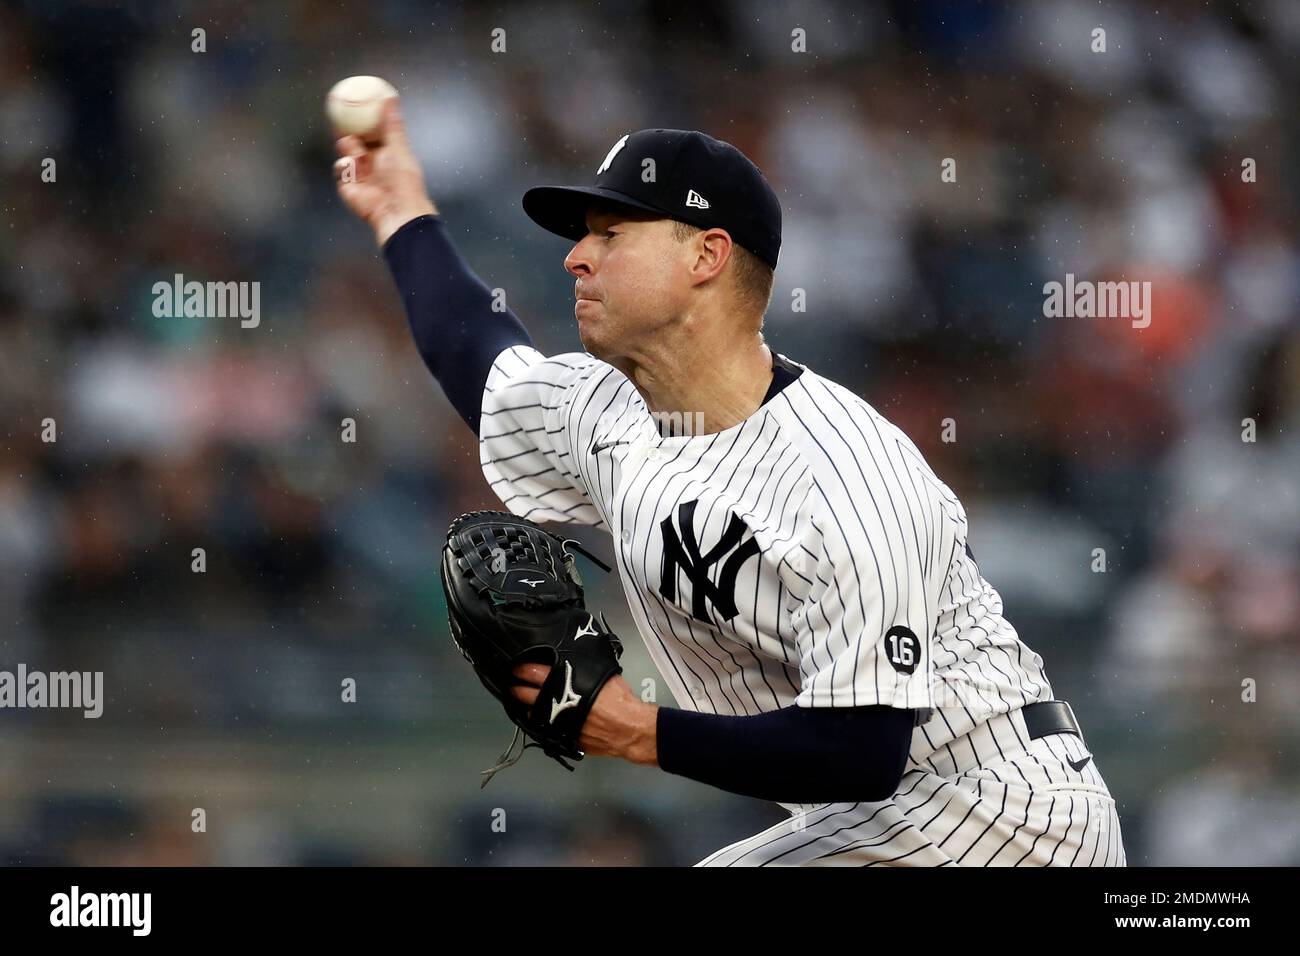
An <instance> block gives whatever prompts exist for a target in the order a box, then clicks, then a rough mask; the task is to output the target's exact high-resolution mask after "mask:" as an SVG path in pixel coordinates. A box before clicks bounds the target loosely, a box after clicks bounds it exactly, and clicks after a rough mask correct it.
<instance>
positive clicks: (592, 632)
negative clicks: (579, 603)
mask: <svg viewBox="0 0 1300 956" xmlns="http://www.w3.org/2000/svg"><path fill="white" fill-rule="evenodd" d="M596 633H597V632H596V619H595V618H594V617H592V616H591V615H590V614H588V615H587V623H586V624H584V625H582V627H580V628H578V630H577V633H575V634H574V635H573V639H574V640H575V641H576V640H577V639H578V638H580V637H595V636H596Z"/></svg>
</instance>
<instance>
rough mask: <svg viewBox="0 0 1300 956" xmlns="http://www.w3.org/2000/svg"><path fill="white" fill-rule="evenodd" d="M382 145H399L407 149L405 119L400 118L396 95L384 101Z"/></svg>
mask: <svg viewBox="0 0 1300 956" xmlns="http://www.w3.org/2000/svg"><path fill="white" fill-rule="evenodd" d="M384 145H385V146H399V147H404V148H407V149H409V148H410V145H411V144H410V141H409V140H408V139H407V138H406V120H404V119H403V118H402V108H401V107H400V106H399V105H398V103H397V97H396V96H390V97H389V98H388V99H386V100H385V101H384Z"/></svg>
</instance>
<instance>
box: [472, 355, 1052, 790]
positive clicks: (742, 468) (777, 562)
mask: <svg viewBox="0 0 1300 956" xmlns="http://www.w3.org/2000/svg"><path fill="white" fill-rule="evenodd" d="M783 360H784V359H783ZM784 361H788V360H784ZM798 368H801V373H800V374H799V376H798V377H797V378H796V379H795V380H794V381H793V382H791V383H790V384H788V385H786V386H785V387H784V388H783V389H782V390H781V391H780V392H778V393H777V394H776V395H775V396H772V397H770V398H769V399H768V400H767V401H765V402H764V403H763V405H762V406H760V407H759V408H758V410H756V411H755V412H754V413H753V414H752V415H750V416H749V417H748V418H747V419H745V420H744V421H742V422H740V423H738V424H736V425H734V426H732V427H731V428H727V429H725V430H723V431H719V432H716V433H712V434H698V433H695V434H692V433H690V429H689V424H690V423H689V420H687V421H686V422H684V423H683V424H684V425H685V426H686V427H685V428H677V429H676V431H686V434H669V435H664V434H663V433H662V432H663V429H662V427H661V426H662V424H663V416H662V415H655V414H652V413H651V411H650V410H649V409H648V407H647V406H646V403H645V401H644V400H643V398H642V397H641V395H640V393H639V392H638V391H637V389H636V388H635V386H634V385H633V384H632V382H631V381H629V380H628V379H627V377H626V376H624V375H623V374H622V373H621V372H620V371H619V370H617V369H616V368H614V367H613V366H611V365H608V364H606V363H604V362H602V361H600V360H598V359H596V358H595V357H593V356H591V355H588V354H586V353H581V352H575V353H564V354H560V355H555V356H551V357H547V356H544V355H542V354H541V353H540V352H538V351H537V350H536V349H534V348H531V347H527V346H514V347H512V348H509V349H506V350H505V351H503V352H502V353H501V354H500V355H499V356H498V357H497V359H496V361H495V363H494V364H493V366H492V369H491V372H490V373H489V375H488V379H487V383H486V386H485V390H484V394H483V404H482V418H481V424H480V433H479V438H480V461H481V464H482V467H483V473H484V475H485V476H486V478H487V480H488V482H489V484H490V485H491V487H492V489H493V491H494V492H495V493H496V495H497V496H498V497H499V498H500V499H501V501H502V503H503V504H504V505H505V507H507V508H508V509H509V510H510V511H511V512H512V513H514V514H516V515H520V516H523V517H527V518H530V519H532V520H535V521H539V522H571V523H577V524H585V525H593V526H596V527H599V528H602V529H604V530H607V531H608V532H609V533H610V534H611V535H612V539H613V545H614V550H615V552H616V557H617V564H618V569H619V573H620V577H621V579H622V583H623V587H624V592H625V594H626V597H627V601H628V605H629V607H630V609H631V613H632V617H633V619H634V621H635V622H636V626H637V629H638V630H639V631H640V633H641V636H642V637H643V639H644V640H645V643H646V647H647V648H648V650H649V653H650V655H651V657H652V659H653V661H654V663H655V665H656V666H657V667H658V669H659V671H660V673H661V674H662V675H663V677H664V679H665V680H666V681H667V682H668V684H669V687H670V689H671V690H672V693H673V696H674V698H675V699H676V700H677V702H678V703H679V704H680V705H681V706H683V707H687V708H690V709H694V710H700V711H705V712H709V713H717V714H729V715H743V714H757V713H762V712H766V711H770V710H774V709H776V708H780V707H787V706H791V705H797V706H802V707H854V706H865V705H868V704H884V705H888V706H891V707H900V708H913V709H916V710H918V711H920V712H922V713H921V716H920V717H918V721H919V724H918V726H917V728H916V730H915V732H914V734H913V740H912V751H911V758H912V760H913V761H914V762H915V763H918V764H919V763H920V762H922V761H927V762H928V763H929V766H931V767H936V766H938V764H937V763H936V760H938V759H940V758H939V757H938V756H936V755H938V754H940V753H941V752H942V751H943V750H944V749H945V748H946V749H947V750H948V753H949V755H951V754H952V749H951V748H952V746H953V742H954V741H957V740H958V739H959V738H965V735H966V734H967V732H968V731H970V730H972V729H973V728H975V727H977V726H979V725H980V724H983V723H984V722H986V721H987V720H988V718H989V717H990V716H991V715H993V714H997V713H1005V712H1007V711H1009V710H1011V709H1014V708H1017V707H1020V706H1022V705H1024V704H1026V703H1032V702H1034V701H1039V700H1050V699H1052V690H1051V687H1050V686H1049V685H1048V682H1047V679H1046V677H1045V675H1044V673H1043V669H1042V659H1041V658H1040V657H1039V656H1038V655H1037V654H1035V653H1034V652H1033V651H1031V650H1030V649H1029V648H1028V647H1026V646H1025V645H1024V644H1023V643H1022V642H1021V641H1020V639H1019V637H1018V635H1017V634H1016V631H1015V629H1014V628H1013V627H1012V626H1011V625H1010V624H1009V623H1008V622H1007V621H1006V619H1005V618H1004V617H1003V616H1002V602H1001V599H1000V598H999V596H998V594H997V592H996V591H995V590H994V589H993V588H992V587H991V586H990V585H989V584H988V583H987V582H986V581H985V580H984V579H983V577H982V576H981V574H980V572H979V568H978V567H977V565H976V563H975V560H974V557H973V555H972V552H971V549H970V548H969V546H968V544H967V520H966V513H965V511H964V509H963V508H962V506H961V503H960V502H959V501H958V500H957V498H956V496H955V495H953V493H952V491H951V490H950V489H949V488H948V487H947V486H946V485H945V484H944V483H943V482H942V481H940V480H939V478H938V477H937V476H936V475H935V474H934V472H933V471H932V470H931V469H930V468H929V466H928V465H927V464H926V462H925V460H924V459H923V458H922V456H921V454H920V452H919V451H918V450H917V448H916V446H915V445H914V444H913V443H912V442H911V441H910V440H909V439H908V438H907V436H906V435H904V434H903V432H902V431H900V430H899V429H898V428H897V427H895V426H894V425H893V424H891V423H890V422H888V421H887V420H886V419H885V418H884V417H882V416H881V415H880V414H879V413H878V412H877V411H876V410H875V409H873V408H872V407H871V406H870V405H869V404H868V403H867V402H865V401H864V400H863V399H861V398H860V397H858V396H857V395H855V394H853V393H852V392H851V391H849V390H848V389H846V388H844V387H843V386H841V385H838V384H837V383H835V382H832V381H830V380H828V379H825V378H822V377H821V376H819V375H817V374H816V373H814V372H813V371H812V370H811V369H808V368H806V367H798ZM983 737H984V738H987V737H988V735H987V734H985V735H983ZM1025 743H1027V741H1021V744H1022V745H1023V744H1025ZM993 744H994V745H995V746H997V747H998V749H1001V747H1000V745H998V744H997V738H996V737H994V738H993ZM961 746H967V747H969V746H971V742H970V738H966V739H965V741H964V742H963V743H962V744H961ZM984 749H985V750H989V751H990V752H989V753H988V754H987V755H984V754H979V753H978V752H977V754H976V756H977V757H978V758H980V759H986V757H987V759H991V760H997V759H999V755H998V754H997V753H996V752H992V748H990V747H989V746H988V744H987V743H986V744H985V747H984ZM962 759H963V760H964V761H966V762H969V751H967V752H966V753H964V754H963V755H962ZM955 762H956V761H955V760H954V764H955Z"/></svg>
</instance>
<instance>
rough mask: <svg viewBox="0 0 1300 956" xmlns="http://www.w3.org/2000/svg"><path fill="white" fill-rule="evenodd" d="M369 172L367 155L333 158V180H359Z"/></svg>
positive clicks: (353, 181)
mask: <svg viewBox="0 0 1300 956" xmlns="http://www.w3.org/2000/svg"><path fill="white" fill-rule="evenodd" d="M369 174H370V158H369V157H368V156H344V157H342V158H341V159H336V160H334V181H335V182H344V181H346V182H352V183H356V182H361V181H362V180H363V179H365V178H366V176H368V175H369ZM345 177H346V180H345Z"/></svg>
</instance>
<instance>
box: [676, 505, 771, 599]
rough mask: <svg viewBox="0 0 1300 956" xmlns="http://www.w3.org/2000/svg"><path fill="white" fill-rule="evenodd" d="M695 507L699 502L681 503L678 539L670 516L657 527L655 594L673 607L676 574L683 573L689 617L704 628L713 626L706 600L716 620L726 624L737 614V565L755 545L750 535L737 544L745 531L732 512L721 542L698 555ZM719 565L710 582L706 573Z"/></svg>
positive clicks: (756, 545) (755, 541) (738, 568)
mask: <svg viewBox="0 0 1300 956" xmlns="http://www.w3.org/2000/svg"><path fill="white" fill-rule="evenodd" d="M698 504H699V501H698V500H696V501H684V502H682V503H681V504H680V505H678V507H677V523H678V524H679V525H680V526H681V529H682V532H681V536H680V537H678V534H677V530H676V529H675V528H674V527H673V519H672V516H671V515H669V516H668V517H667V518H664V520H663V521H661V522H660V523H659V529H660V531H662V532H663V547H664V569H663V574H662V575H661V576H660V579H659V593H660V594H662V595H663V596H664V598H665V599H667V600H669V601H672V602H674V603H676V601H677V572H678V571H679V570H680V571H684V572H685V573H686V576H687V577H688V578H690V581H691V617H693V618H695V619H696V620H697V621H702V622H704V623H705V624H712V623H713V621H712V619H710V617H709V616H708V611H707V608H706V607H705V604H704V602H705V600H706V599H707V600H708V601H710V602H711V603H712V604H713V609H714V611H716V612H717V614H718V616H719V617H721V618H722V619H723V620H724V621H730V620H731V619H732V618H733V617H735V616H736V614H737V613H738V608H737V607H736V577H737V575H739V574H740V567H741V565H743V564H744V563H745V562H746V561H748V560H749V559H750V558H752V557H753V556H754V555H756V554H758V552H759V546H758V541H757V540H756V539H755V538H754V537H753V536H752V535H751V536H750V538H749V540H747V541H745V542H744V543H743V544H742V543H741V541H740V539H741V538H742V537H744V534H745V532H746V531H748V530H749V529H748V528H747V527H746V526H745V522H743V521H741V520H740V518H739V517H738V516H737V515H736V514H735V513H734V512H733V513H732V515H731V520H730V521H729V522H728V524H727V529H726V530H725V531H724V532H723V533H722V538H721V539H720V540H719V541H718V543H717V544H715V545H714V546H713V547H712V548H710V549H709V552H708V554H705V555H701V554H700V544H699V542H698V541H697V540H696V538H695V520H694V519H695V506H696V505H698ZM724 556H725V557H726V560H725V561H724V560H723V558H724ZM719 561H722V572H721V573H720V574H719V575H718V580H717V581H716V582H715V581H714V580H713V579H712V578H710V576H709V571H710V569H711V568H712V567H713V566H714V565H715V564H717V563H718V562H719Z"/></svg>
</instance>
